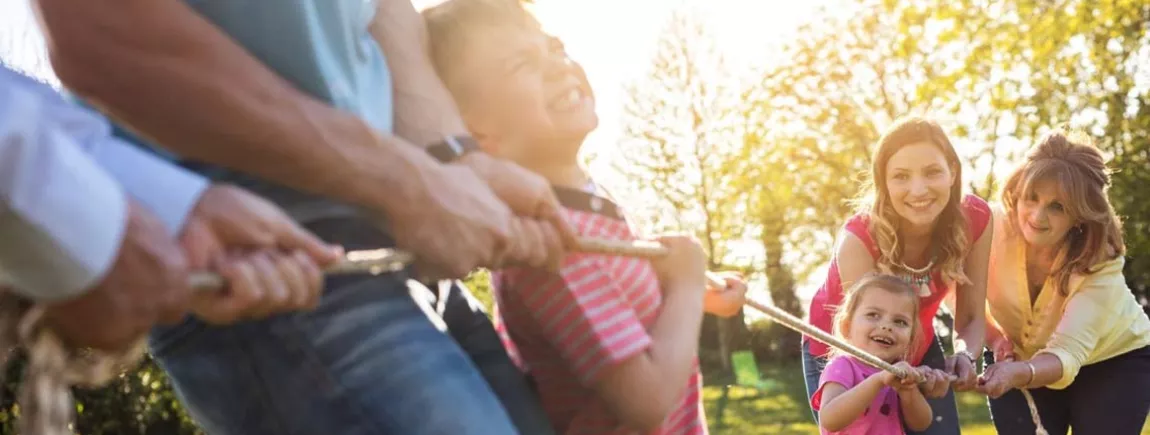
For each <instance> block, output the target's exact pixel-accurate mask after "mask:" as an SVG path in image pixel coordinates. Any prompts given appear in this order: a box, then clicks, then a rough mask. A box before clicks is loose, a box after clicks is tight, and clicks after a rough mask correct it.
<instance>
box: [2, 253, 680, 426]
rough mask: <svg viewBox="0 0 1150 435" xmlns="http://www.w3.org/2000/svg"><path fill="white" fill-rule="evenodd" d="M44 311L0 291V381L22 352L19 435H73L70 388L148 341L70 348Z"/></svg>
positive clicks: (212, 280)
mask: <svg viewBox="0 0 1150 435" xmlns="http://www.w3.org/2000/svg"><path fill="white" fill-rule="evenodd" d="M576 251H578V252H584V253H591V254H608V255H621V256H631V257H644V258H650V257H655V256H659V255H662V254H665V253H666V249H664V248H663V246H662V245H660V244H658V243H651V242H634V243H620V242H617V241H609V240H599V239H581V240H579V245H578V246H577V248H576ZM412 260H413V256H412V255H411V254H409V253H406V252H403V251H398V250H392V249H376V250H366V251H352V252H348V253H347V254H346V255H345V257H344V259H343V260H341V261H339V262H337V263H336V264H334V265H332V266H330V267H327V268H325V269H324V273H325V274H346V273H370V274H380V273H385V272H391V271H396V270H399V269H402V268H403V267H404V266H406V265H407V264H409V263H410V262H411V261H412ZM189 284H190V285H191V287H192V288H194V289H196V290H198V291H215V290H218V289H220V288H223V286H224V284H225V282H224V279H223V278H222V277H220V276H219V275H216V274H214V273H208V272H197V273H193V274H192V275H191V276H190V277H189ZM43 316H44V308H43V307H42V306H38V305H33V304H32V303H30V302H29V301H27V300H25V299H23V298H21V297H19V296H17V295H16V294H15V293H12V292H7V291H3V290H0V350H3V352H0V382H2V381H3V376H2V375H3V373H4V370H3V368H4V367H7V366H8V362H9V359H10V356H11V355H12V353H13V352H14V351H15V348H17V347H19V348H23V349H24V350H25V352H26V354H27V365H26V368H25V372H24V380H23V384H22V385H21V387H20V390H19V392H18V393H17V401H16V403H17V404H18V405H17V406H18V407H19V421H18V422H17V431H18V432H19V433H21V434H26V435H71V434H72V433H73V432H72V423H73V421H74V418H75V409H76V404H75V400H74V399H73V397H72V390H71V387H72V386H82V387H89V388H96V387H101V386H104V385H106V384H107V383H108V382H110V381H112V380H113V379H115V378H116V377H118V376H119V375H120V374H121V373H123V372H124V371H126V370H130V369H131V368H133V367H135V366H136V365H137V364H139V362H140V360H141V359H142V358H143V356H144V351H145V348H146V340H145V339H144V338H143V337H141V339H140V340H139V341H138V342H136V344H135V345H133V346H132V347H131V349H127V350H125V351H122V352H114V353H109V352H101V351H95V350H90V349H76V348H73V347H69V346H68V345H66V344H65V343H64V342H63V341H61V340H60V339H59V337H57V336H56V334H54V333H53V332H52V331H51V330H49V329H48V328H46V327H45V325H44V323H43V322H42V318H43Z"/></svg>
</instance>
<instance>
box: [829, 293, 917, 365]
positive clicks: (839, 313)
mask: <svg viewBox="0 0 1150 435" xmlns="http://www.w3.org/2000/svg"><path fill="white" fill-rule="evenodd" d="M874 289H882V290H885V291H888V292H891V293H894V294H899V295H903V296H906V297H908V298H910V300H912V301H914V302H913V304H914V312H913V313H911V316H910V317H911V328H910V331H911V332H910V343H908V344H907V347H906V353H907V354H906V355H903V358H904V359H906V358H909V357H910V353H911V352H913V351H914V350H915V349H918V345H919V340H921V339H922V338H921V335H922V325H921V324H920V323H919V320H918V319H919V317H918V310H919V299H918V292H917V291H916V290H915V289H914V287H912V286H911V285H910V284H908V283H907V282H906V281H903V280H902V278H899V277H897V276H894V275H888V274H877V273H868V274H866V275H864V276H863V278H862V279H860V280H858V282H856V283H855V284H854V285H852V286H851V287H850V288H849V289H847V291H846V292H845V294H844V295H843V302H842V304H840V305H839V306H838V308H837V309H836V310H835V318H834V322H833V323H832V325H833V326H832V332H833V333H834V335H835V337H838V338H841V339H843V340H846V338H847V337H846V336H847V333H848V329H849V326H850V322H851V318H853V317H854V315H855V311H857V310H858V307H859V302H860V301H862V297H863V295H864V294H866V292H868V291H871V290H874ZM842 354H843V353H842V351H840V350H838V349H835V348H834V347H831V352H830V356H831V357H834V356H838V355H842Z"/></svg>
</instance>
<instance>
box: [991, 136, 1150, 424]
mask: <svg viewBox="0 0 1150 435" xmlns="http://www.w3.org/2000/svg"><path fill="white" fill-rule="evenodd" d="M1109 184H1110V177H1109V175H1108V171H1107V168H1106V163H1105V161H1104V159H1103V157H1102V154H1101V153H1100V152H1099V151H1098V149H1096V148H1094V146H1092V145H1091V144H1090V143H1089V141H1087V140H1081V139H1077V138H1069V137H1067V136H1066V135H1064V134H1063V133H1061V132H1054V133H1051V134H1049V135H1047V136H1046V137H1045V138H1043V139H1042V140H1041V141H1040V142H1039V143H1038V145H1037V146H1036V147H1035V148H1034V149H1033V150H1031V152H1030V154H1029V156H1027V159H1026V161H1025V162H1024V163H1023V164H1022V165H1021V166H1019V167H1018V168H1017V169H1016V170H1015V171H1014V173H1013V174H1012V175H1011V176H1010V178H1009V179H1008V181H1007V183H1006V185H1005V186H1004V188H1003V192H1002V207H1001V208H1000V209H998V210H995V215H994V217H995V221H996V223H995V236H994V242H993V244H992V250H991V266H990V281H989V284H988V290H987V291H988V297H987V300H988V305H989V311H990V314H991V317H990V318H988V321H989V323H990V327H989V328H988V337H989V342H990V343H989V344H990V347H991V348H992V349H994V352H993V359H996V360H998V362H996V363H994V364H993V365H990V366H989V367H988V368H987V369H986V372H985V373H984V374H983V377H982V379H981V380H980V383H981V385H980V387H979V390H980V391H982V392H984V393H986V394H987V395H988V396H990V408H991V413H992V414H993V417H994V424H995V426H996V427H997V428H998V432H999V433H1004V434H1023V433H1034V431H1035V426H1034V424H1033V423H1032V420H1031V417H1030V411H1029V408H1028V407H1027V404H1026V402H1025V400H1024V398H1023V396H1022V394H1021V393H1020V392H1018V391H1017V390H1015V389H1018V388H1026V389H1029V390H1030V391H1031V393H1032V394H1033V396H1034V401H1035V404H1036V405H1037V407H1038V413H1039V415H1040V417H1041V419H1042V423H1043V426H1044V427H1045V428H1046V429H1047V431H1049V432H1050V433H1051V434H1066V433H1067V430H1068V429H1072V430H1073V431H1074V433H1076V434H1077V433H1098V434H1103V433H1104V434H1111V435H1121V434H1138V433H1140V432H1141V431H1142V426H1143V425H1144V424H1145V423H1146V415H1147V412H1148V411H1150V320H1148V319H1147V317H1146V314H1145V313H1144V312H1143V311H1142V307H1141V306H1140V305H1139V304H1138V301H1137V300H1135V298H1134V295H1133V294H1132V293H1131V292H1130V289H1129V288H1127V286H1126V282H1125V280H1124V279H1123V276H1122V266H1123V254H1124V253H1125V251H1126V248H1125V246H1124V245H1123V241H1122V230H1121V224H1120V222H1119V220H1118V217H1117V216H1116V215H1115V213H1114V209H1113V208H1112V207H1111V205H1110V202H1109V200H1108V198H1107V195H1106V190H1107V187H1108V186H1109ZM991 359H992V358H991V356H990V355H988V361H989V360H991Z"/></svg>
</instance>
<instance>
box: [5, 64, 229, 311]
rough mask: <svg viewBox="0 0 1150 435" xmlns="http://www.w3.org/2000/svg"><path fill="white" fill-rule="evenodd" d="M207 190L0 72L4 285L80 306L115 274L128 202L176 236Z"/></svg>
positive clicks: (51, 96)
mask: <svg viewBox="0 0 1150 435" xmlns="http://www.w3.org/2000/svg"><path fill="white" fill-rule="evenodd" d="M101 165H102V166H103V167H101ZM207 185H208V183H207V180H205V179H203V178H202V177H199V176H197V175H195V174H192V173H191V172H189V171H185V170H183V169H181V168H179V167H177V166H175V165H172V164H170V163H168V162H165V161H163V160H161V159H159V158H157V157H154V156H152V155H150V154H148V153H147V152H144V151H142V150H139V149H136V148H134V147H132V146H131V145H128V144H127V143H124V142H122V141H119V140H117V139H115V138H114V137H112V136H111V129H110V126H109V124H108V122H107V120H105V119H104V118H102V117H100V116H99V115H97V114H95V113H93V112H91V111H88V110H86V109H83V108H81V107H79V106H76V105H73V104H70V103H69V102H67V101H65V100H64V99H63V98H62V97H61V96H60V95H59V94H57V93H56V92H55V91H54V90H53V89H51V88H50V87H48V86H47V85H44V84H41V83H38V82H35V81H33V80H31V79H29V78H27V77H24V76H22V75H20V74H17V73H15V72H12V71H10V70H7V69H6V68H5V69H0V240H3V243H0V284H5V285H8V286H10V287H12V288H13V291H15V292H17V293H19V294H22V295H23V296H26V297H28V298H30V299H34V300H38V301H51V300H59V299H65V298H69V297H72V296H76V295H78V294H80V293H82V292H83V291H84V290H86V289H88V288H90V287H91V286H92V285H94V284H95V283H96V282H98V281H99V280H100V279H101V278H102V277H103V275H104V274H105V273H107V270H108V269H109V268H110V267H111V265H112V264H113V261H114V259H115V257H116V253H117V252H118V251H119V246H120V242H121V240H122V239H123V236H124V229H125V226H126V220H127V198H128V197H129V196H131V197H134V198H135V199H136V200H137V201H138V202H139V203H141V204H142V205H144V206H145V207H146V208H148V209H150V210H152V211H153V213H154V214H156V215H157V216H158V217H159V218H160V219H161V220H162V221H163V222H164V223H165V225H166V226H167V228H168V229H169V231H170V232H171V234H173V235H175V234H177V233H178V232H179V231H180V229H181V228H182V227H183V223H184V220H185V219H186V216H187V214H188V212H190V210H191V209H192V207H193V206H194V204H195V203H196V202H197V201H198V200H199V196H200V194H201V193H202V192H203V190H204V189H205V188H206V187H207Z"/></svg>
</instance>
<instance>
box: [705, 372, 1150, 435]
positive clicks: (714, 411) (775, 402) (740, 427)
mask: <svg viewBox="0 0 1150 435" xmlns="http://www.w3.org/2000/svg"><path fill="white" fill-rule="evenodd" d="M800 373H802V371H801V370H799V369H797V368H791V367H780V368H778V369H774V370H770V369H766V368H764V372H763V376H764V378H765V379H767V380H768V384H769V385H768V386H767V388H765V389H764V390H757V389H754V388H748V387H741V386H732V387H730V390H729V393H728V400H727V404H726V407H725V409H724V411H723V416H722V419H721V421H720V419H719V414H718V407H719V399H720V397H721V396H722V393H723V388H722V387H721V386H718V385H707V386H704V387H703V403H704V406H705V407H706V413H707V424H708V426H709V427H710V429H711V433H712V434H715V435H759V434H762V435H766V434H770V435H792V434H794V435H800V434H802V435H809V434H818V427H817V426H815V424H814V420H813V419H812V418H811V411H810V407H809V406H807V404H806V399H807V395H806V390H805V388H804V387H803V380H802V377H801V376H800V375H799V374H800ZM957 399H958V415H959V420H961V422H962V433H963V435H995V434H996V432H995V430H994V424H993V423H991V422H990V411H989V409H988V408H987V405H986V397H985V396H982V395H979V394H976V393H959V394H958V396H957ZM1142 435H1150V425H1147V426H1145V427H1144V428H1143V429H1142Z"/></svg>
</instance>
